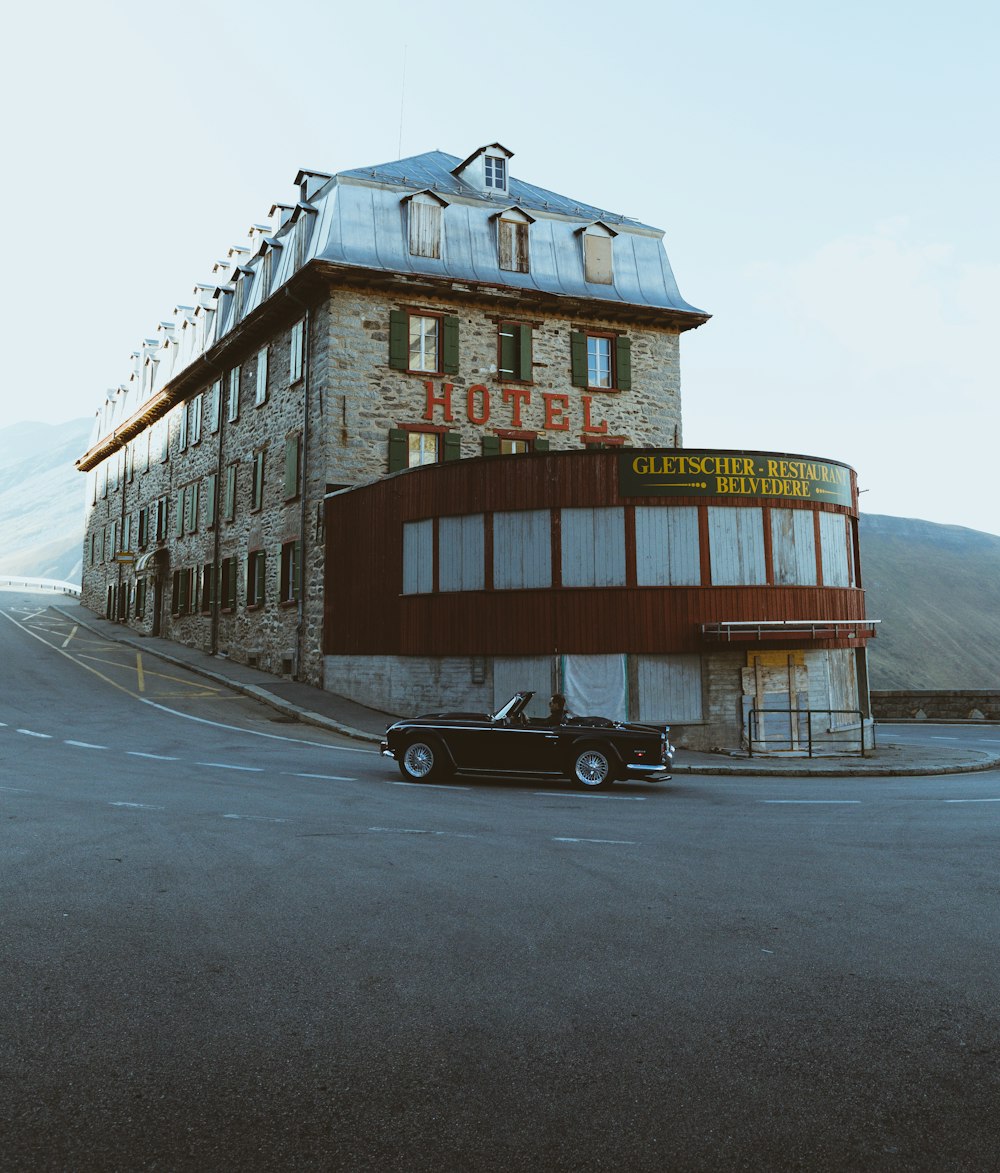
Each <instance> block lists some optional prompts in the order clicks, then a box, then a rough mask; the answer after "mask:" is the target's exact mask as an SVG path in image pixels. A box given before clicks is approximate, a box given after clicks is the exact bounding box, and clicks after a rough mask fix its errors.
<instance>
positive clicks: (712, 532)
mask: <svg viewBox="0 0 1000 1173" xmlns="http://www.w3.org/2000/svg"><path fill="white" fill-rule="evenodd" d="M708 548H709V555H710V558H711V564H712V585H713V586H757V585H760V584H763V583H765V582H767V571H766V563H765V558H764V515H763V510H762V509H761V507H760V506H758V505H750V506H732V507H730V508H718V507H715V506H711V505H710V506H709V508H708Z"/></svg>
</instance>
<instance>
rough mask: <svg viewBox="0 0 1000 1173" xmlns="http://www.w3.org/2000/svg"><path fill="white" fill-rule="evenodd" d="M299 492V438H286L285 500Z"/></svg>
mask: <svg viewBox="0 0 1000 1173" xmlns="http://www.w3.org/2000/svg"><path fill="white" fill-rule="evenodd" d="M298 492H299V438H298V436H286V437H285V500H286V501H287V500H288V499H289V498H291V497H295V496H297V495H298Z"/></svg>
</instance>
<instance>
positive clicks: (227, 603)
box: [219, 558, 238, 611]
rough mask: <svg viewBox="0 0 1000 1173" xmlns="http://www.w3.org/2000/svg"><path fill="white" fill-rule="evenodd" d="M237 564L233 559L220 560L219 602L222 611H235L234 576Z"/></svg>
mask: <svg viewBox="0 0 1000 1173" xmlns="http://www.w3.org/2000/svg"><path fill="white" fill-rule="evenodd" d="M237 567H238V563H237V561H236V559H235V558H223V559H222V573H221V575H220V581H221V589H220V591H219V601H220V603H221V604H222V608H223V610H224V611H235V610H236V576H237Z"/></svg>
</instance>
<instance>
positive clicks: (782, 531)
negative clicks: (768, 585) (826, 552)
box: [771, 509, 816, 586]
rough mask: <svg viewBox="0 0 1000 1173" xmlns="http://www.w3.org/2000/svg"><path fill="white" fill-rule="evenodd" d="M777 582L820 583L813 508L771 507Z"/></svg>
mask: <svg viewBox="0 0 1000 1173" xmlns="http://www.w3.org/2000/svg"><path fill="white" fill-rule="evenodd" d="M771 553H772V555H773V558H774V582H775V585H776V586H815V585H816V533H815V530H814V527H813V515H812V511H811V510H805V509H772V510H771Z"/></svg>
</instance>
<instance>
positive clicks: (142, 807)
mask: <svg viewBox="0 0 1000 1173" xmlns="http://www.w3.org/2000/svg"><path fill="white" fill-rule="evenodd" d="M108 806H124V807H128V808H129V810H135V811H161V810H163V809H164V808H163V807H162V806H149V805H148V804H147V803H145V802H109V803H108Z"/></svg>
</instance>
